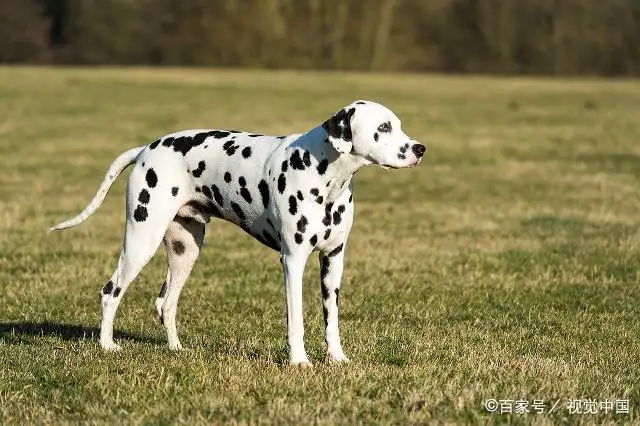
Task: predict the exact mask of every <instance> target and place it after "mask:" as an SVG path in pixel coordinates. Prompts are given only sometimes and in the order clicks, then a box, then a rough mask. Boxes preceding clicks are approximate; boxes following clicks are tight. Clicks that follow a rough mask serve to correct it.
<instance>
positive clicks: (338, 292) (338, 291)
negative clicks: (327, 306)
mask: <svg viewBox="0 0 640 426" xmlns="http://www.w3.org/2000/svg"><path fill="white" fill-rule="evenodd" d="M333 292H334V293H335V294H336V306H338V303H340V289H339V288H336V289H335V290H333Z"/></svg>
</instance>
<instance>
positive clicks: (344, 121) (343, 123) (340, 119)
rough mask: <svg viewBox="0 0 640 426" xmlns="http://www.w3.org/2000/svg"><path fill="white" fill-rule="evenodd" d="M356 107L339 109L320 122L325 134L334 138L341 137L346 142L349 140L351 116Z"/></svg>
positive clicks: (351, 136)
mask: <svg viewBox="0 0 640 426" xmlns="http://www.w3.org/2000/svg"><path fill="white" fill-rule="evenodd" d="M355 112H356V109H355V108H350V109H349V110H348V111H347V110H344V109H342V110H340V111H338V113H336V114H335V115H334V116H333V117H331V118H330V119H328V120H327V121H325V122H324V123H323V124H322V127H323V128H324V130H325V132H327V135H329V136H331V137H332V138H336V139H343V140H345V141H347V142H349V141H351V139H352V138H353V135H352V133H351V117H353V114H355Z"/></svg>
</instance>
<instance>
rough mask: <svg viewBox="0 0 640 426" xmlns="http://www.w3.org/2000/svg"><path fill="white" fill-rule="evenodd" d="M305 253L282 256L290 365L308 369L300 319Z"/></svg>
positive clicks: (302, 325)
mask: <svg viewBox="0 0 640 426" xmlns="http://www.w3.org/2000/svg"><path fill="white" fill-rule="evenodd" d="M307 257H308V255H307V254H306V253H304V254H303V253H299V254H298V253H296V254H283V255H282V266H283V268H284V288H285V292H286V298H287V341H288V343H289V361H290V363H291V364H294V365H300V366H304V367H310V366H311V363H310V362H309V358H307V352H306V351H305V349H304V324H303V319H302V274H303V272H304V267H305V265H306V263H307Z"/></svg>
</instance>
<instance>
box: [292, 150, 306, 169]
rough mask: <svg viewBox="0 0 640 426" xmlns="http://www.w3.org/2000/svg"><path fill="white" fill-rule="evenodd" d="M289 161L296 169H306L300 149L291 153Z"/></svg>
mask: <svg viewBox="0 0 640 426" xmlns="http://www.w3.org/2000/svg"><path fill="white" fill-rule="evenodd" d="M289 162H290V163H291V167H292V168H293V169H294V170H304V163H303V162H302V158H301V157H300V150H297V149H296V150H295V151H293V154H291V158H289Z"/></svg>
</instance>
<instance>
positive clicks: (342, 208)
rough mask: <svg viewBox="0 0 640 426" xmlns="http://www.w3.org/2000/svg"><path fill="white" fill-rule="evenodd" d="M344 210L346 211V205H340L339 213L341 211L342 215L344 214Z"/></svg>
mask: <svg viewBox="0 0 640 426" xmlns="http://www.w3.org/2000/svg"><path fill="white" fill-rule="evenodd" d="M344 210H345V208H344V204H340V206H338V211H339V212H340V213H344Z"/></svg>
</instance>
